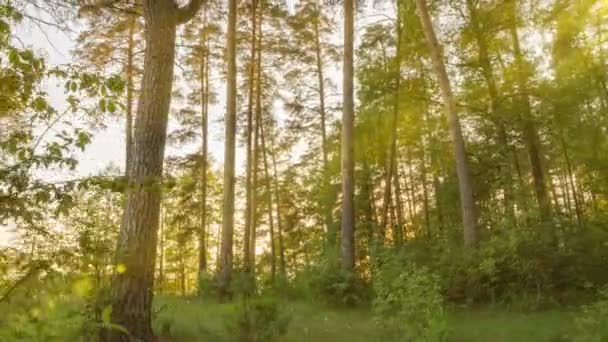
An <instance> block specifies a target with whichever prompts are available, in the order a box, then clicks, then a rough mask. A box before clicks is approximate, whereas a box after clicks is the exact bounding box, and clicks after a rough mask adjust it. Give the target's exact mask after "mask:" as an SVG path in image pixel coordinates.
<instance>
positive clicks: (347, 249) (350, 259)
mask: <svg viewBox="0 0 608 342" xmlns="http://www.w3.org/2000/svg"><path fill="white" fill-rule="evenodd" d="M354 20H355V13H354V3H353V0H344V64H343V71H342V72H343V74H342V79H343V86H342V87H343V92H344V93H343V109H342V110H343V112H342V231H341V238H342V240H341V248H340V250H341V255H342V269H343V270H344V271H347V272H353V271H354V268H355V204H354V195H355V183H354V181H355V179H354V178H355V163H354V130H355V113H354V111H355V103H354V98H353V97H354V86H353V83H354V82H353V79H354V70H353V69H354V61H353V52H354V51H353V50H354V41H353V38H354V37H353V35H354Z"/></svg>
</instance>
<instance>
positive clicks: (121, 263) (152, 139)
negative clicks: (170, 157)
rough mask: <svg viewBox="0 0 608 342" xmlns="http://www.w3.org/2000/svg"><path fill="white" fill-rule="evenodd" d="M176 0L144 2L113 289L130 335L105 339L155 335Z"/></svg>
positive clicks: (110, 334)
mask: <svg viewBox="0 0 608 342" xmlns="http://www.w3.org/2000/svg"><path fill="white" fill-rule="evenodd" d="M173 5H174V4H173V2H172V1H157V2H150V3H147V5H145V6H144V17H145V20H146V33H145V42H146V50H145V58H144V73H143V78H142V85H141V93H140V98H139V103H138V106H137V115H136V125H135V135H134V138H135V141H134V143H135V144H134V146H133V150H132V151H133V160H132V161H131V165H130V166H129V175H128V177H127V178H128V184H129V185H128V188H127V194H126V204H125V209H124V216H123V221H122V225H121V230H120V235H119V238H118V245H117V251H116V260H115V264H116V265H117V269H119V270H120V271H118V272H116V274H115V275H114V278H113V280H112V293H111V298H112V299H111V302H112V317H111V319H112V322H113V323H116V324H119V325H121V326H122V327H124V328H125V329H127V330H128V331H129V333H130V335H131V336H125V335H124V334H123V333H121V332H116V331H107V330H104V331H103V332H102V339H104V340H109V341H126V340H130V339H132V338H138V339H141V340H144V341H151V340H152V338H153V331H152V325H151V321H152V297H153V288H154V273H155V272H154V268H155V260H156V248H157V239H158V228H159V214H160V200H161V183H162V176H163V158H164V153H165V140H166V134H167V121H168V118H169V106H170V103H171V88H172V83H173V65H174V56H175V38H176V25H177V22H176V15H175V7H174V6H173ZM123 270H124V271H123Z"/></svg>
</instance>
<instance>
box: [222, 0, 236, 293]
mask: <svg viewBox="0 0 608 342" xmlns="http://www.w3.org/2000/svg"><path fill="white" fill-rule="evenodd" d="M236 11H237V9H236V0H229V2H228V31H227V34H226V47H227V51H226V62H227V65H228V66H227V76H226V118H225V125H226V138H225V142H224V143H225V146H224V198H223V209H222V213H223V215H222V245H221V250H220V263H219V266H220V267H219V270H218V287H219V291H220V294H222V295H224V296H225V295H227V294H229V292H230V280H231V277H232V241H233V238H234V171H235V152H236V17H237V13H236Z"/></svg>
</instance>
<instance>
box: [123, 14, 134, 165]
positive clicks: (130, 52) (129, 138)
mask: <svg viewBox="0 0 608 342" xmlns="http://www.w3.org/2000/svg"><path fill="white" fill-rule="evenodd" d="M135 20H136V19H135V17H134V16H130V17H129V22H128V25H129V32H128V35H129V38H128V39H129V42H128V45H127V68H126V70H125V71H126V75H127V99H126V101H127V113H126V118H125V120H126V124H125V137H126V138H125V149H126V151H125V158H126V159H125V176H128V175H129V165H131V160H132V159H133V156H132V154H133V68H134V66H133V57H134V55H135Z"/></svg>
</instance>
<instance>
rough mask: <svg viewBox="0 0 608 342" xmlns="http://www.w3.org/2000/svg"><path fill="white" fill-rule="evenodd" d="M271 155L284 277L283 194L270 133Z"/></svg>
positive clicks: (284, 274) (281, 269)
mask: <svg viewBox="0 0 608 342" xmlns="http://www.w3.org/2000/svg"><path fill="white" fill-rule="evenodd" d="M270 144H271V146H270V157H271V158H272V169H273V179H274V193H275V198H276V202H277V208H276V211H277V234H278V235H279V236H278V240H279V270H280V272H281V276H282V277H283V279H286V277H287V268H286V265H285V249H284V246H283V224H282V222H283V221H282V219H281V194H280V192H279V173H278V172H277V160H276V156H275V144H274V138H273V136H272V134H270Z"/></svg>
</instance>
